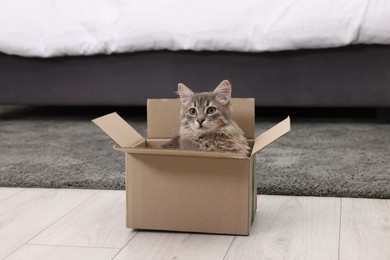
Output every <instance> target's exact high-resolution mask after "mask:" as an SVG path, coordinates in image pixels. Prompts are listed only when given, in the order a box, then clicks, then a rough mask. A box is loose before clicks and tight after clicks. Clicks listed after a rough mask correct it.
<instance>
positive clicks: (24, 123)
mask: <svg viewBox="0 0 390 260" xmlns="http://www.w3.org/2000/svg"><path fill="white" fill-rule="evenodd" d="M63 109H65V108H63ZM65 110H66V109H65ZM42 111H44V110H39V109H38V111H37V109H36V108H35V109H34V108H20V107H0V186H7V187H8V186H10V187H66V188H69V187H72V188H97V189H123V188H124V173H123V172H124V155H123V154H122V153H120V152H116V151H114V150H113V149H112V148H111V147H112V142H111V141H110V140H109V139H108V138H107V137H106V136H105V135H104V134H103V133H102V132H101V131H100V130H99V129H98V128H97V127H96V126H95V125H93V124H92V123H91V122H90V121H89V120H90V119H92V118H94V117H95V116H97V115H102V114H104V113H106V112H109V111H111V110H109V109H108V110H107V111H101V113H100V114H91V113H89V112H84V113H80V115H77V116H75V114H77V113H74V111H73V112H72V113H66V112H64V111H61V112H58V111H54V112H52V113H48V112H42ZM126 119H127V120H128V121H129V122H130V123H131V124H132V125H134V126H135V128H136V129H137V130H138V131H140V132H141V133H142V134H143V135H145V127H146V124H145V120H144V118H141V117H134V116H130V117H126ZM280 119H282V118H279V119H270V118H268V119H261V118H259V119H257V122H258V123H257V124H256V131H257V132H258V133H260V132H262V131H264V130H265V129H267V128H269V127H271V126H272V125H273V124H275V123H276V122H278V121H279V120H280ZM257 162H258V163H257V174H258V192H259V193H263V194H288V195H313V196H343V197H374V198H390V188H389V187H390V123H389V122H388V121H384V120H376V119H370V120H368V119H354V120H347V119H340V118H339V119H324V118H322V119H317V120H313V119H299V118H292V132H291V133H289V134H288V135H287V136H285V137H284V138H282V139H281V140H279V141H278V142H277V143H275V144H273V145H271V146H269V147H268V148H266V149H265V150H264V151H262V152H261V153H260V154H259V155H258V156H257Z"/></svg>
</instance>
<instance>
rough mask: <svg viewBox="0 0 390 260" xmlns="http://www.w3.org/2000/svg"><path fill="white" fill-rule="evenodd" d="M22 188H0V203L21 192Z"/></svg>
mask: <svg viewBox="0 0 390 260" xmlns="http://www.w3.org/2000/svg"><path fill="white" fill-rule="evenodd" d="M23 190H24V188H7V187H0V203H1V202H3V201H5V200H7V199H9V198H11V197H12V196H15V195H16V194H18V193H19V192H22V191H23Z"/></svg>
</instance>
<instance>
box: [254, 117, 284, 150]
mask: <svg viewBox="0 0 390 260" xmlns="http://www.w3.org/2000/svg"><path fill="white" fill-rule="evenodd" d="M290 130H291V126H290V117H287V118H286V119H285V120H283V121H282V122H280V123H279V124H277V125H276V126H274V127H272V128H271V129H269V130H267V131H265V132H264V133H262V134H261V135H259V136H258V137H256V139H255V143H254V145H253V149H252V155H253V154H255V153H257V152H258V151H260V150H261V149H263V148H264V147H266V146H267V145H269V144H270V143H272V142H274V141H275V140H277V139H278V138H280V137H281V136H283V135H285V134H286V133H288V132H289V131H290Z"/></svg>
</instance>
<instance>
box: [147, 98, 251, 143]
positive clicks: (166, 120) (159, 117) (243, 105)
mask: <svg viewBox="0 0 390 260" xmlns="http://www.w3.org/2000/svg"><path fill="white" fill-rule="evenodd" d="M231 102H232V107H233V112H232V117H233V120H234V121H235V122H236V123H237V124H238V126H239V127H240V128H241V129H242V131H243V132H244V135H245V137H246V138H247V139H254V138H255V99H254V98H232V99H231ZM180 109H181V102H180V99H178V98H176V99H148V102H147V110H148V111H147V114H148V120H147V124H148V135H147V136H148V139H171V138H174V137H175V136H176V135H177V134H178V133H179V128H180Z"/></svg>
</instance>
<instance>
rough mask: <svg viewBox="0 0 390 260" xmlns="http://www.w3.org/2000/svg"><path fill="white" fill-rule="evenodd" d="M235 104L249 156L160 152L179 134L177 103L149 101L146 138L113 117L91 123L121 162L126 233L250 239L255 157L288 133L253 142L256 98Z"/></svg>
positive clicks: (284, 125) (284, 126)
mask: <svg viewBox="0 0 390 260" xmlns="http://www.w3.org/2000/svg"><path fill="white" fill-rule="evenodd" d="M232 103H233V104H232V105H233V119H234V120H235V121H236V122H237V124H238V125H239V126H240V127H241V128H242V130H243V131H244V133H245V136H246V137H247V139H248V142H249V144H250V145H251V146H252V147H253V149H252V153H251V157H245V156H244V155H239V154H235V153H226V152H225V153H221V152H206V151H181V150H166V149H161V148H159V147H160V145H161V144H163V143H165V142H166V141H168V140H170V139H171V138H173V137H175V136H176V135H177V133H178V130H179V125H180V122H179V113H180V106H181V103H180V101H179V99H149V100H148V102H147V138H146V139H145V138H143V137H142V136H141V135H140V134H139V133H137V131H135V130H134V129H133V128H132V127H131V126H130V125H129V124H127V123H126V122H125V121H124V120H123V119H122V118H121V117H119V116H118V114H116V113H112V114H108V115H106V116H103V117H99V118H97V119H94V120H93V122H94V123H95V124H96V125H97V126H99V127H100V128H101V129H102V130H103V131H104V132H105V133H106V134H107V135H108V136H109V137H110V138H111V139H112V140H114V141H115V142H116V143H117V146H114V148H115V149H116V150H119V151H122V152H124V153H125V156H126V203H127V205H126V211H127V212H126V213H127V214H126V225H127V227H129V228H135V229H153V230H172V231H186V232H202V233H203V232H204V233H219V234H234V235H248V234H249V232H250V229H251V225H252V221H253V219H254V215H255V212H256V205H257V203H256V198H257V196H256V195H257V188H256V187H257V185H256V172H255V169H256V165H255V163H256V160H255V154H256V153H258V152H259V151H260V150H261V149H263V148H264V147H265V146H267V145H269V144H270V143H272V142H273V141H275V140H276V139H278V138H279V137H281V136H282V135H284V134H286V133H287V132H289V131H290V119H289V118H287V119H285V120H284V121H282V122H281V123H279V124H278V125H276V126H274V127H273V128H272V129H270V130H268V131H266V132H265V133H263V134H261V135H260V136H258V137H256V138H255V102H254V99H252V98H249V99H234V98H233V99H232Z"/></svg>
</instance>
